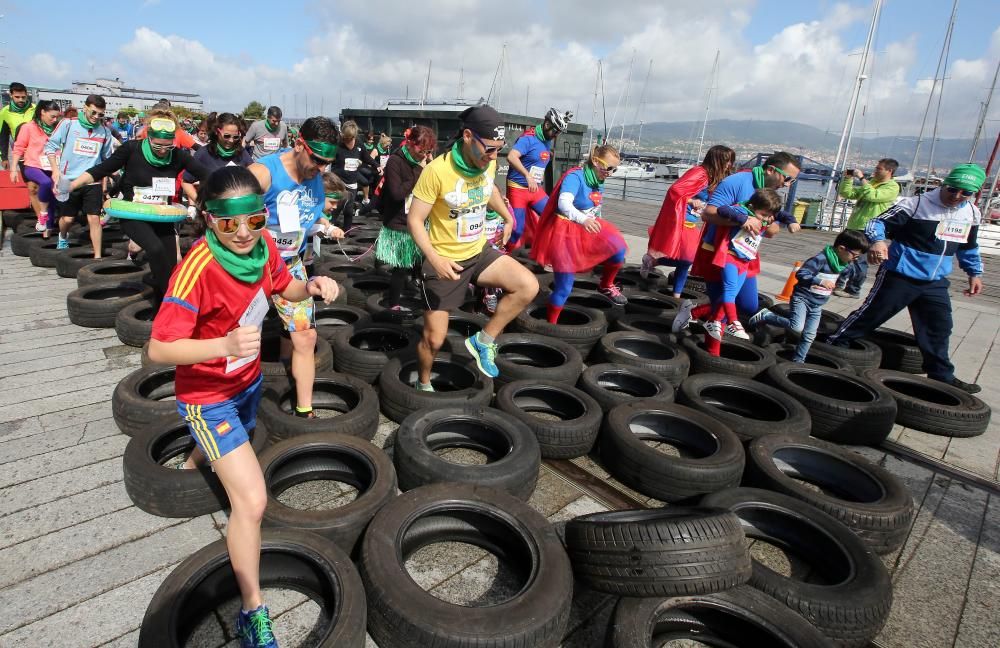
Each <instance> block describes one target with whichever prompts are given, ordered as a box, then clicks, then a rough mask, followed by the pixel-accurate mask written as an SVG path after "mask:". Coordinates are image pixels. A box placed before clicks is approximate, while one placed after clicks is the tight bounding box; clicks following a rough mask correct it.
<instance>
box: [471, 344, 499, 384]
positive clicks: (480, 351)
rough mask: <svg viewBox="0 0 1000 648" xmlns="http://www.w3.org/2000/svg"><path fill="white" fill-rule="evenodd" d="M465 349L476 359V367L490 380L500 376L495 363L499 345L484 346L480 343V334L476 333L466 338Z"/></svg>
mask: <svg viewBox="0 0 1000 648" xmlns="http://www.w3.org/2000/svg"><path fill="white" fill-rule="evenodd" d="M465 348H466V349H468V350H469V353H471V354H472V357H473V358H475V360H476V365H477V366H478V367H479V370H480V371H482V372H483V373H484V374H486V375H487V376H489V377H490V378H496V377H497V376H499V375H500V370H499V369H497V365H496V363H495V362H494V360H496V357H497V345H496V344H495V343H490V344H483V343H482V342H480V341H479V334H478V333H476V334H474V335H472V336H471V337H467V338H465Z"/></svg>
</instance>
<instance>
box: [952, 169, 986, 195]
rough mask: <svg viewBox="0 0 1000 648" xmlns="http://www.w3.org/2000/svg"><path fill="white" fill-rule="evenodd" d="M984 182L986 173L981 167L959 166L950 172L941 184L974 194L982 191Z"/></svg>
mask: <svg viewBox="0 0 1000 648" xmlns="http://www.w3.org/2000/svg"><path fill="white" fill-rule="evenodd" d="M985 182H986V172H985V171H983V168H982V167H981V166H979V165H978V164H959V165H958V166H956V167H955V168H954V169H952V170H951V173H949V174H948V177H947V178H945V179H944V183H943V184H946V185H948V186H949V187H957V188H959V189H965V190H966V191H973V192H975V191H979V190H980V189H982V188H983V183H985Z"/></svg>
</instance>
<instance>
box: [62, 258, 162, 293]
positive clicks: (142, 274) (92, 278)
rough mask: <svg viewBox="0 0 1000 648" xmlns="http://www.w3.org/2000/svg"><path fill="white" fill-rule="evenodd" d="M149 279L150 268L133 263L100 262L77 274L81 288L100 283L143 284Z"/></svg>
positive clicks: (82, 269)
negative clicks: (126, 282) (122, 282)
mask: <svg viewBox="0 0 1000 648" xmlns="http://www.w3.org/2000/svg"><path fill="white" fill-rule="evenodd" d="M147 277H149V268H148V267H147V266H145V265H141V264H136V263H134V262H132V261H128V260H123V261H99V262H97V263H91V264H88V265H86V266H84V267H83V268H81V269H80V271H79V272H77V273H76V285H77V286H78V287H80V288H83V287H84V286H91V285H94V284H98V283H118V282H119V281H131V282H136V283H141V282H143V281H145V280H146V278H147Z"/></svg>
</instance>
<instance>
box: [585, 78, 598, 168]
mask: <svg viewBox="0 0 1000 648" xmlns="http://www.w3.org/2000/svg"><path fill="white" fill-rule="evenodd" d="M600 89H601V60H600V59H598V60H597V73H596V74H595V75H594V110H593V111H592V112H591V114H590V142H589V143H588V144H587V153H588V154H589V153H590V151H592V150H594V123H595V122H596V121H597V93H598V92H599V91H600Z"/></svg>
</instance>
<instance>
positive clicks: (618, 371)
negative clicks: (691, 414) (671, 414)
mask: <svg viewBox="0 0 1000 648" xmlns="http://www.w3.org/2000/svg"><path fill="white" fill-rule="evenodd" d="M576 386H577V387H579V388H580V389H581V390H582V391H583V392H584V393H585V394H587V395H588V396H590V397H591V398H593V399H594V400H595V401H597V404H598V405H599V406H600V408H601V410H602V411H604V412H605V413H607V412H609V411H610V410H611V409H613V408H615V407H617V406H618V405H621V404H623V403H631V402H633V401H635V400H636V399H643V400H656V401H660V402H664V403H672V402H674V386H673V385H672V384H671V383H670V381H669V380H667V379H666V378H664V377H663V376H660V375H657V374H655V373H653V372H652V371H646V370H645V369H640V368H639V367H633V366H630V365H623V364H614V363H601V364H593V365H590V366H588V367H587V368H586V369H585V370H584V372H583V373H582V374H580V380H578V381H577V383H576Z"/></svg>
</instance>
